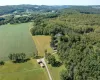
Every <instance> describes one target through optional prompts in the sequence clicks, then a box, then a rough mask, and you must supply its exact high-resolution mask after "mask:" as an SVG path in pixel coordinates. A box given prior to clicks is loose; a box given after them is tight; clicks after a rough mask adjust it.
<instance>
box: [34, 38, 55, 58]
mask: <svg viewBox="0 0 100 80" xmlns="http://www.w3.org/2000/svg"><path fill="white" fill-rule="evenodd" d="M33 40H34V42H35V44H36V48H37V50H38V53H39V56H44V51H45V49H47V51H48V52H53V50H52V48H51V47H50V41H51V37H50V36H33Z"/></svg>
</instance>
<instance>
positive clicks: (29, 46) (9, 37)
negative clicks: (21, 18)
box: [0, 23, 36, 60]
mask: <svg viewBox="0 0 100 80" xmlns="http://www.w3.org/2000/svg"><path fill="white" fill-rule="evenodd" d="M29 27H30V23H23V24H16V25H10V24H8V25H3V26H0V60H8V55H9V54H10V53H21V52H23V53H25V54H27V55H28V56H31V54H32V53H33V52H35V51H36V47H35V44H34V41H33V39H32V36H31V35H30V31H29Z"/></svg>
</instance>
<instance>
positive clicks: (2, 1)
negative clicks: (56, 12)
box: [0, 0, 100, 6]
mask: <svg viewBox="0 0 100 80" xmlns="http://www.w3.org/2000/svg"><path fill="white" fill-rule="evenodd" d="M19 4H33V5H100V0H0V6H2V5H19Z"/></svg>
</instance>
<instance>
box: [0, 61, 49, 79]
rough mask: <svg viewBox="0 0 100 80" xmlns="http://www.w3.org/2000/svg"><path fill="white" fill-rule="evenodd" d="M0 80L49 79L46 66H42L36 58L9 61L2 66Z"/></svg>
mask: <svg viewBox="0 0 100 80" xmlns="http://www.w3.org/2000/svg"><path fill="white" fill-rule="evenodd" d="M0 80H49V79H48V74H47V72H46V70H45V68H41V67H40V65H39V64H37V62H36V60H35V59H31V60H29V61H28V62H25V63H16V64H14V63H12V62H9V61H7V62H6V64H5V65H4V66H0Z"/></svg>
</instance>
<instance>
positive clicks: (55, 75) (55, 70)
mask: <svg viewBox="0 0 100 80" xmlns="http://www.w3.org/2000/svg"><path fill="white" fill-rule="evenodd" d="M54 56H55V58H56V60H57V61H59V58H58V55H57V54H54ZM47 65H48V68H49V71H50V73H51V76H52V79H53V80H60V72H61V71H62V70H65V66H64V65H61V66H59V67H52V66H51V65H50V64H47Z"/></svg>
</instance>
